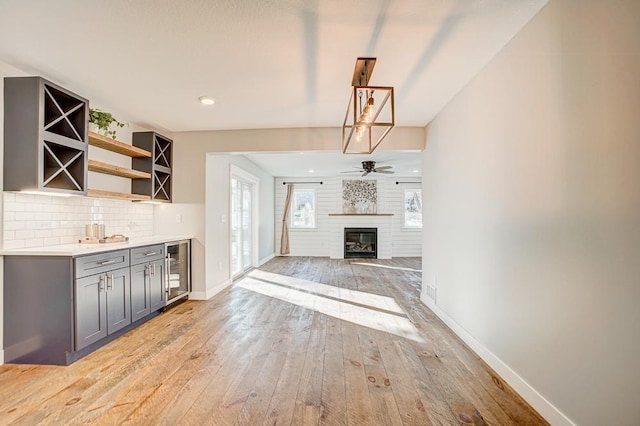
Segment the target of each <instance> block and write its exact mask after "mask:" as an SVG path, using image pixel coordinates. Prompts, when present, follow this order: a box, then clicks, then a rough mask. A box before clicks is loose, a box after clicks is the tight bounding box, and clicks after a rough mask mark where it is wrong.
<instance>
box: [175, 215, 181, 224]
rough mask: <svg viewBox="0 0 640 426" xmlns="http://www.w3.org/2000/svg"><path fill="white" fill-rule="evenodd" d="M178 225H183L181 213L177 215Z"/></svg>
mask: <svg viewBox="0 0 640 426" xmlns="http://www.w3.org/2000/svg"><path fill="white" fill-rule="evenodd" d="M176 223H182V214H181V213H178V214H176Z"/></svg>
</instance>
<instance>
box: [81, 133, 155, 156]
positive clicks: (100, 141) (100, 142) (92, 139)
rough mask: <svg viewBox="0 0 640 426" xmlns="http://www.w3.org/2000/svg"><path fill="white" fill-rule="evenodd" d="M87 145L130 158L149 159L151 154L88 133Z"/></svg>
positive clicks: (96, 134)
mask: <svg viewBox="0 0 640 426" xmlns="http://www.w3.org/2000/svg"><path fill="white" fill-rule="evenodd" d="M89 145H91V146H95V147H98V148H102V149H106V150H107V151H111V152H115V153H117V154H122V155H126V156H127V157H132V158H151V152H149V151H147V150H145V149H142V148H138V147H137V146H133V145H128V144H126V143H123V142H120V141H118V140H115V139H111V138H108V137H106V136H102V135H100V134H98V133H95V132H91V131H89Z"/></svg>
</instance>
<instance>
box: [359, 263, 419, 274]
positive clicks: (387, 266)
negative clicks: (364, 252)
mask: <svg viewBox="0 0 640 426" xmlns="http://www.w3.org/2000/svg"><path fill="white" fill-rule="evenodd" d="M350 263H351V264H352V265H362V266H373V267H376V268H386V269H395V270H397V271H411V272H422V269H413V268H406V267H404V266H390V265H381V264H379V263H368V262H350Z"/></svg>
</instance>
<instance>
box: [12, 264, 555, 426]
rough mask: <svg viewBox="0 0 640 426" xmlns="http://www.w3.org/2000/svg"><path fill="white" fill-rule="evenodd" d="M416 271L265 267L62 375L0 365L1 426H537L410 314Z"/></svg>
mask: <svg viewBox="0 0 640 426" xmlns="http://www.w3.org/2000/svg"><path fill="white" fill-rule="evenodd" d="M356 262H357V263H356ZM358 263H365V264H366V263H374V264H376V265H385V266H389V267H392V268H385V267H380V266H372V265H362V264H358ZM419 269H420V259H416V258H408V259H394V260H369V261H353V262H349V261H344V260H329V259H326V258H304V257H299V258H295V257H292V258H276V259H274V260H272V261H270V262H268V263H267V264H265V265H264V266H262V267H261V268H260V269H258V270H254V271H253V272H252V273H250V274H249V275H248V276H247V277H245V278H244V279H242V280H238V281H237V282H236V283H235V284H234V285H233V286H232V287H230V288H228V289H226V290H224V291H223V292H222V293H221V294H218V295H217V296H215V297H214V298H213V299H211V300H209V301H206V302H199V301H188V302H185V303H183V304H181V305H179V306H176V307H175V308H173V309H171V310H169V311H167V312H165V313H164V314H162V315H160V316H159V317H157V318H154V319H153V320H151V321H149V322H148V323H146V324H144V325H143V326H141V327H139V328H137V329H135V330H133V331H131V332H129V333H127V334H125V335H124V336H122V337H121V338H119V339H117V340H115V341H114V342H112V343H110V344H108V345H107V346H105V347H103V348H101V349H100V350H98V351H96V352H94V353H93V354H91V355H89V356H87V357H86V358H84V359H82V360H80V361H78V362H76V363H75V364H73V365H71V366H69V367H52V366H32V365H3V366H0V424H25V425H34V424H56V425H59V424H88V423H95V424H109V425H115V424H166V425H178V424H179V425H183V424H185V425H188V424H193V425H201V424H215V425H234V424H238V425H260V424H286V425H288V424H293V425H307V424H308V425H315V424H327V425H401V424H412V425H429V424H434V425H456V424H475V425H484V424H490V425H509V424H521V425H539V424H547V423H546V422H545V421H544V420H543V419H542V418H541V417H540V416H539V415H538V414H537V413H536V412H534V411H533V410H532V409H531V408H530V407H529V406H528V405H527V404H526V403H524V402H523V401H522V400H521V398H520V397H519V396H517V395H516V394H515V393H514V392H513V391H512V390H511V389H510V388H509V387H508V386H507V385H506V384H505V383H503V382H502V380H501V379H500V378H499V377H497V376H496V375H495V373H493V372H492V371H491V370H490V369H489V368H488V367H487V366H486V365H485V364H484V363H483V362H482V361H480V360H479V359H478V357H477V356H476V355H475V354H474V353H473V352H471V351H470V350H469V349H468V348H467V347H466V346H465V345H464V344H463V343H462V342H461V341H460V340H459V339H458V338H457V337H456V336H455V335H453V333H452V332H451V331H449V329H447V327H446V326H445V325H444V324H443V323H442V322H441V321H440V320H439V319H438V318H437V317H436V316H435V315H434V314H433V313H431V311H429V310H428V309H427V308H426V307H425V306H424V305H423V304H422V303H421V302H420V300H419V288H420V283H421V277H420V273H419V272H416V271H414V270H419Z"/></svg>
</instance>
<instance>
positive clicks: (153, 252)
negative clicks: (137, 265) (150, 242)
mask: <svg viewBox="0 0 640 426" xmlns="http://www.w3.org/2000/svg"><path fill="white" fill-rule="evenodd" d="M154 254H160V253H158V252H156V251H150V252H149V253H145V254H143V256H153V255H154Z"/></svg>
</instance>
